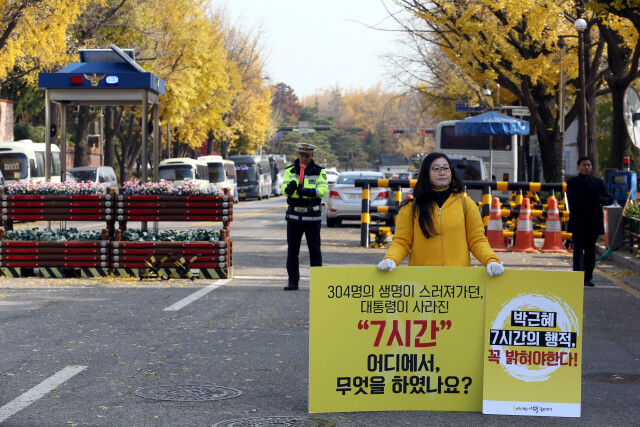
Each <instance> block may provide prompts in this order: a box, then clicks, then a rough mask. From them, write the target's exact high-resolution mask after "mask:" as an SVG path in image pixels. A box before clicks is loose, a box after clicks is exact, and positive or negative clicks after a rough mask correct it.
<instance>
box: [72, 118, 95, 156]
mask: <svg viewBox="0 0 640 427" xmlns="http://www.w3.org/2000/svg"><path fill="white" fill-rule="evenodd" d="M93 119H94V117H93V115H92V114H91V113H90V111H89V107H88V106H86V105H81V106H80V107H78V127H77V129H76V145H75V151H74V155H73V167H79V166H87V165H88V158H89V122H91V120H93Z"/></svg>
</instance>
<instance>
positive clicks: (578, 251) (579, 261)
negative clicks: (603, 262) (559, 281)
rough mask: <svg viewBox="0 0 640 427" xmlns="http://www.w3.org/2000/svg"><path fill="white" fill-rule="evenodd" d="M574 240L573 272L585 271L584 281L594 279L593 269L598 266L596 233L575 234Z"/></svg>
mask: <svg viewBox="0 0 640 427" xmlns="http://www.w3.org/2000/svg"><path fill="white" fill-rule="evenodd" d="M572 239H573V271H584V281H585V282H589V281H591V279H592V278H593V268H594V267H595V266H596V240H597V239H598V236H596V235H595V234H594V233H582V234H575V233H574V235H573V237H572Z"/></svg>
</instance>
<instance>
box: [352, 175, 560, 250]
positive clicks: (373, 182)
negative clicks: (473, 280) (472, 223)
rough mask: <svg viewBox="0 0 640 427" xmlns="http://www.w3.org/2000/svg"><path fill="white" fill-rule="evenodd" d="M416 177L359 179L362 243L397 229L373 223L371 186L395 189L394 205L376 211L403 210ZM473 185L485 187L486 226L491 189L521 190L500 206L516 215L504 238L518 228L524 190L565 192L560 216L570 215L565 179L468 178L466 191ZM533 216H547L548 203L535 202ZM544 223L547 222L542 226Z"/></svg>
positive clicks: (504, 213) (366, 244)
mask: <svg viewBox="0 0 640 427" xmlns="http://www.w3.org/2000/svg"><path fill="white" fill-rule="evenodd" d="M416 183H417V180H415V179H411V180H409V179H356V180H355V186H356V187H362V215H361V220H360V223H361V228H360V246H362V247H369V244H370V242H371V240H370V239H371V237H370V235H371V233H374V234H376V233H381V232H388V231H390V232H391V233H393V232H394V231H395V227H394V226H392V227H384V226H377V225H371V188H372V187H387V188H391V189H392V190H393V191H394V193H395V204H394V206H393V207H387V206H384V207H378V208H377V210H376V212H378V213H382V212H393V213H394V214H397V213H398V211H399V210H400V203H401V201H402V188H413V187H414V186H415V184H416ZM470 189H480V190H483V194H482V201H481V202H480V203H478V205H479V207H480V210H481V215H482V221H483V223H484V226H485V227H487V225H488V224H489V215H490V209H491V199H492V196H491V191H492V190H493V191H517V192H518V194H517V195H516V197H515V201H514V202H509V203H508V206H509V207H508V208H507V207H506V205H507V204H504V205H503V206H504V208H502V207H501V214H502V216H503V217H506V218H513V221H507V223H506V225H507V226H508V227H509V228H510V227H513V230H505V231H504V235H505V238H509V237H513V235H514V232H515V229H516V227H517V217H518V215H519V213H520V211H519V206H520V204H521V203H522V198H523V195H522V192H523V191H529V192H540V191H548V192H550V194H551V195H553V194H554V192H556V191H558V192H562V193H563V199H562V202H561V203H560V206H559V208H560V211H561V218H562V219H563V220H564V221H566V220H567V219H568V218H569V212H568V210H566V206H567V202H566V196H564V193H565V192H566V189H567V184H566V183H541V182H506V181H493V182H486V181H468V182H465V192H466V190H470ZM531 208H532V212H531V215H532V217H535V218H546V215H547V205H546V204H543V203H541V202H539V200H538V201H537V202H534V203H533V204H532V206H531ZM542 227H544V226H542ZM543 236H544V232H543V231H536V232H534V237H543ZM563 238H570V234H565V233H563Z"/></svg>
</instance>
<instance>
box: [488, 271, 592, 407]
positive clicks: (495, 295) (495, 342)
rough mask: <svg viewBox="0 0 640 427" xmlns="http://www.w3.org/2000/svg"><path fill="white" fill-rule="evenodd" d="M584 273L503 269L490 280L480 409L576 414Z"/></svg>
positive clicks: (578, 401) (578, 391)
mask: <svg viewBox="0 0 640 427" xmlns="http://www.w3.org/2000/svg"><path fill="white" fill-rule="evenodd" d="M583 293H584V287H583V273H581V272H572V271H571V272H569V271H531V270H530V271H526V270H517V271H516V270H507V271H505V272H504V274H503V275H501V276H499V277H496V278H492V279H490V285H489V286H488V287H487V311H486V316H487V319H486V329H485V333H484V335H485V352H484V398H483V399H484V400H483V412H484V413H486V414H505V415H534V416H536V415H537V416H554V417H579V416H580V380H581V375H580V374H581V370H582V303H583V301H582V300H583Z"/></svg>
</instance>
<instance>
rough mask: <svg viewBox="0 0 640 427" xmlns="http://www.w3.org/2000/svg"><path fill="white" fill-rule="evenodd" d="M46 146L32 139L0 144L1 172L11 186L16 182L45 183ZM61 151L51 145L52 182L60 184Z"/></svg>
mask: <svg viewBox="0 0 640 427" xmlns="http://www.w3.org/2000/svg"><path fill="white" fill-rule="evenodd" d="M45 147H46V144H44V143H35V142H33V141H31V140H30V139H23V140H20V141H14V142H0V170H1V171H2V175H3V176H4V179H5V181H6V184H7V185H9V184H11V183H13V182H16V181H29V180H34V181H44V179H45V165H44V163H45V162H44V159H45V154H46V148H45ZM60 171H61V166H60V149H59V148H58V146H57V145H53V144H51V182H60V173H61V172H60Z"/></svg>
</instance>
